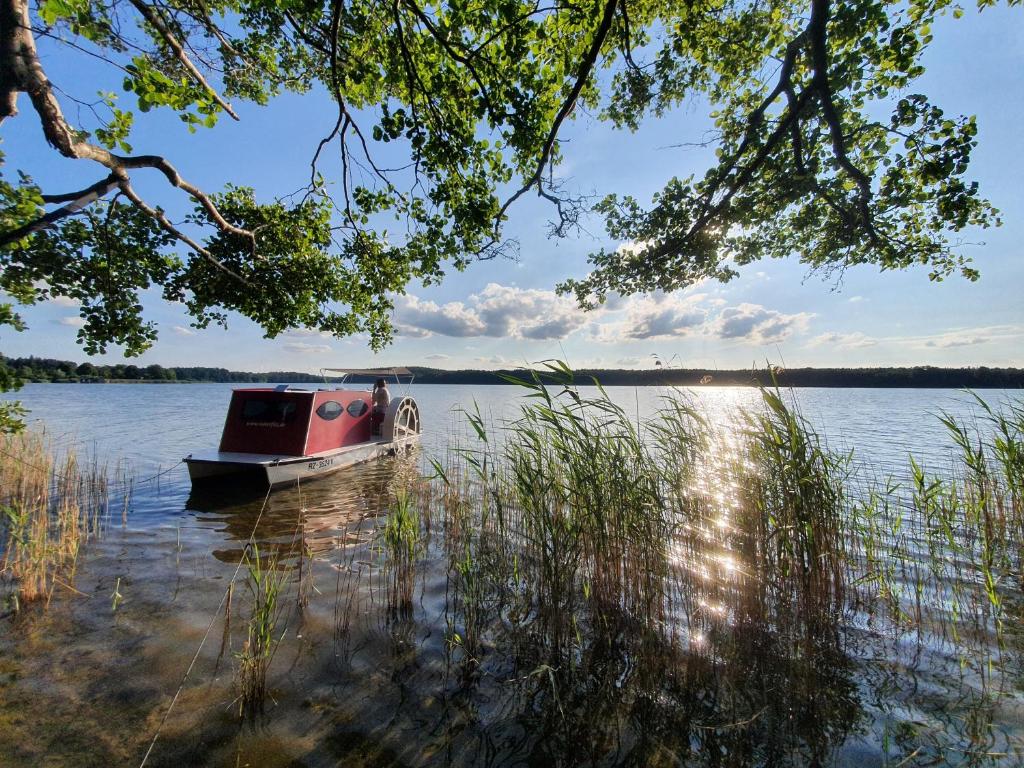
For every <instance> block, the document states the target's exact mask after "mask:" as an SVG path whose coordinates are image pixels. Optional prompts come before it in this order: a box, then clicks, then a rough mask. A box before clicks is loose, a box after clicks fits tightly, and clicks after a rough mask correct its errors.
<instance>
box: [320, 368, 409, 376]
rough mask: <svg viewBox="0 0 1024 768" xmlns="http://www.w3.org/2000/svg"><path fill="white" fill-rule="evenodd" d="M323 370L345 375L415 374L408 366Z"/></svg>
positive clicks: (322, 369) (323, 369)
mask: <svg viewBox="0 0 1024 768" xmlns="http://www.w3.org/2000/svg"><path fill="white" fill-rule="evenodd" d="M320 370H321V371H324V372H330V373H341V374H344V375H345V376H413V375H414V374H413V372H412V371H410V370H409V369H408V368H321V369H320Z"/></svg>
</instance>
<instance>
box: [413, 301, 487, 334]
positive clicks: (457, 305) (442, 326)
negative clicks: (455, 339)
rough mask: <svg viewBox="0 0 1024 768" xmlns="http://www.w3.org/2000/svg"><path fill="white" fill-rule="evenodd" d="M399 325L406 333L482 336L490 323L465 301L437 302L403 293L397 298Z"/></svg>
mask: <svg viewBox="0 0 1024 768" xmlns="http://www.w3.org/2000/svg"><path fill="white" fill-rule="evenodd" d="M395 324H396V325H397V327H398V331H399V333H401V334H402V335H404V336H413V337H416V338H422V337H424V336H429V335H430V334H433V333H437V334H440V335H441V336H482V335H484V331H485V330H486V326H485V325H484V323H483V321H481V320H480V318H479V316H478V315H477V314H476V312H475V311H473V310H471V309H468V308H467V307H466V305H465V304H463V303H462V302H461V301H450V302H448V303H447V304H435V303H434V302H432V301H423V300H422V299H419V298H417V297H416V296H399V297H398V298H397V299H396V301H395Z"/></svg>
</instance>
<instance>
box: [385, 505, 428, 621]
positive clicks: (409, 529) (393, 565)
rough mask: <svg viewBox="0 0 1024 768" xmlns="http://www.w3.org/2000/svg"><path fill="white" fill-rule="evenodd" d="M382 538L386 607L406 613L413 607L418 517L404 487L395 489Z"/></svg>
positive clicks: (417, 546)
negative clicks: (386, 581)
mask: <svg viewBox="0 0 1024 768" xmlns="http://www.w3.org/2000/svg"><path fill="white" fill-rule="evenodd" d="M381 538H382V541H383V546H382V550H383V552H384V556H385V570H386V572H387V574H388V584H389V586H388V607H389V609H390V610H391V611H392V612H401V613H408V612H409V611H410V610H411V609H412V593H413V584H414V580H415V565H416V555H417V550H418V548H419V542H420V516H419V512H418V510H417V508H416V506H415V505H414V504H413V501H412V497H411V495H410V493H409V491H408V490H407V489H405V488H400V489H399V490H398V491H396V492H395V496H394V501H393V503H392V504H391V508H390V509H389V510H388V513H387V519H386V520H385V522H384V528H383V530H382V532H381Z"/></svg>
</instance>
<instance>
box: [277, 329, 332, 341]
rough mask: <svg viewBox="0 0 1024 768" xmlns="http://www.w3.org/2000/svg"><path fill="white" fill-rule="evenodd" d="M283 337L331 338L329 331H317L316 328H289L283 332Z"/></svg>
mask: <svg viewBox="0 0 1024 768" xmlns="http://www.w3.org/2000/svg"><path fill="white" fill-rule="evenodd" d="M282 335H283V336H290V337H295V338H300V339H302V338H309V337H311V336H317V337H319V338H321V339H330V338H333V335H332V334H331V332H330V331H319V330H317V329H316V328H289V329H288V330H287V331H285V332H284V333H283V334H282Z"/></svg>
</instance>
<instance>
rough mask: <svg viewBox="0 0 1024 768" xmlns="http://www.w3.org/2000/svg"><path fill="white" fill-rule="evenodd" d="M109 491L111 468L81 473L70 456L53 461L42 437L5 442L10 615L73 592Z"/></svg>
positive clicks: (3, 572)
mask: <svg viewBox="0 0 1024 768" xmlns="http://www.w3.org/2000/svg"><path fill="white" fill-rule="evenodd" d="M108 491H109V480H108V473H107V470H106V468H104V467H101V466H99V465H97V464H95V463H90V464H88V465H86V466H82V465H81V464H80V463H79V461H78V458H77V456H76V455H75V453H74V452H73V451H70V450H68V451H66V452H64V453H63V454H61V456H60V458H55V456H54V452H53V450H52V448H51V446H50V445H49V442H48V440H47V437H46V435H45V434H44V433H41V432H32V431H29V432H23V433H20V434H15V435H4V436H3V437H2V438H0V542H2V544H3V557H2V560H0V593H2V597H3V599H4V601H5V602H6V603H7V605H8V607H9V608H10V609H12V610H15V611H16V610H18V609H19V608H20V607H21V606H23V605H24V604H26V603H30V602H33V601H39V600H45V601H47V602H49V599H50V597H51V596H52V594H53V591H54V589H56V588H57V587H64V588H66V589H69V590H73V586H72V581H73V578H74V571H75V564H76V562H77V559H78V554H79V550H80V548H81V547H82V545H83V544H84V543H85V542H86V541H87V540H88V539H89V537H90V536H92V535H94V534H95V533H97V532H98V531H99V529H100V523H101V521H102V519H103V518H104V517H105V515H106V512H107V507H108Z"/></svg>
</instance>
